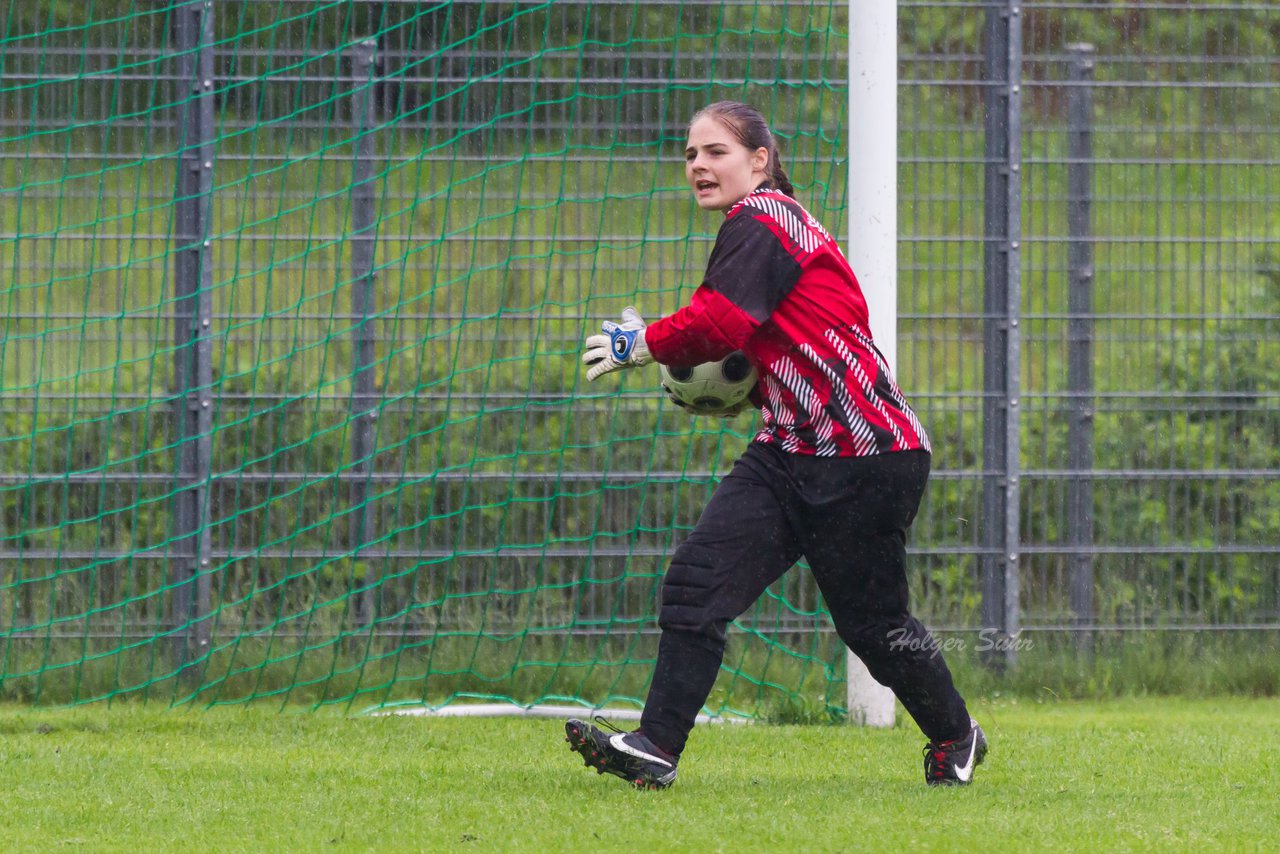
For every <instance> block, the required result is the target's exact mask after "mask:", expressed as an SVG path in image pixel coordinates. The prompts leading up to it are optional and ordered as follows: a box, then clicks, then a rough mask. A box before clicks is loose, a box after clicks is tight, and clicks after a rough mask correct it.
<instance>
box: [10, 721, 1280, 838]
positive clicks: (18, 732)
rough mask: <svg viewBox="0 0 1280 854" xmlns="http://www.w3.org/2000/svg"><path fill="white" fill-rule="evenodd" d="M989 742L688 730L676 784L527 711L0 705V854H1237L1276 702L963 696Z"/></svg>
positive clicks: (1276, 776)
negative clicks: (604, 767)
mask: <svg viewBox="0 0 1280 854" xmlns="http://www.w3.org/2000/svg"><path fill="white" fill-rule="evenodd" d="M974 711H975V713H976V714H977V715H978V716H979V717H980V718H981V720H982V721H983V724H984V727H985V728H986V729H987V731H988V733H989V735H990V738H991V753H990V754H989V755H988V759H987V763H986V764H985V765H983V766H982V767H981V768H980V769H979V773H978V775H977V780H976V782H975V784H974V785H973V786H971V787H969V788H966V789H947V790H935V789H930V788H928V787H926V786H925V785H924V784H923V782H922V777H921V771H920V748H921V746H922V742H923V739H922V738H921V736H920V735H919V733H918V732H917V731H916V730H915V728H914V726H912V725H910V724H908V723H900V724H899V726H898V727H897V728H896V729H893V730H891V731H883V730H864V729H856V728H848V727H841V726H767V725H754V726H728V725H725V726H708V727H702V728H700V729H699V730H698V731H696V732H695V734H694V738H693V740H692V742H691V744H690V747H689V749H688V751H687V752H686V754H685V761H684V763H683V765H682V767H681V770H680V780H679V781H678V782H677V783H676V785H675V786H674V787H673V788H672V789H670V790H667V791H664V792H638V791H635V790H632V789H630V788H629V787H627V786H626V785H624V784H623V783H622V782H621V781H620V780H617V779H616V778H613V777H601V776H597V775H596V774H595V773H593V772H591V771H589V770H587V769H586V768H585V767H583V765H582V764H581V762H580V760H579V759H578V757H577V756H575V755H573V754H571V753H570V752H569V751H568V749H567V747H566V746H565V744H564V742H563V731H562V728H561V724H560V722H559V721H556V720H547V719H520V720H516V719H496V720H495V719H487V720H463V719H435V720H430V719H423V718H411V717H376V718H375V717H357V716H343V715H339V714H335V713H333V712H319V713H303V712H293V711H289V710H286V711H284V712H281V711H279V710H277V709H274V708H268V707H266V706H262V705H255V706H249V707H238V708H215V709H212V710H208V711H193V710H170V709H164V708H159V707H154V706H148V707H142V706H129V705H119V704H118V705H115V706H111V707H108V706H107V705H105V704H100V705H93V706H87V707H81V708H76V709H71V710H62V709H32V708H29V707H18V706H7V707H2V708H0V771H2V778H3V779H4V781H5V784H4V785H5V807H4V809H3V810H0V838H3V839H4V840H5V844H4V847H5V849H6V850H12V851H49V850H63V849H85V850H106V851H110V850H130V851H175V850H192V851H204V850H208V851H280V850H289V851H328V850H332V851H373V850H378V851H644V850H664V851H698V852H706V851H858V850H874V851H895V850H903V851H917V850H923V851H950V850H964V849H982V850H992V851H1027V850H1042V849H1047V850H1055V851H1058V850H1074V851H1085V850H1088V851H1114V850H1131V851H1151V850H1179V849H1185V850H1191V849H1194V850H1197V851H1204V850H1223V851H1261V850H1269V849H1272V848H1273V847H1274V845H1275V844H1276V840H1277V839H1280V815H1278V813H1277V811H1276V810H1275V788H1274V787H1275V784H1276V782H1277V780H1280V759H1278V758H1277V757H1280V751H1276V750H1275V749H1274V747H1273V746H1272V745H1271V744H1270V738H1271V734H1272V733H1273V731H1274V725H1275V722H1276V720H1278V719H1280V700H1277V699H1260V700H1251V699H1241V698H1221V699H1203V700H1183V699H1171V698H1150V699H1125V700H1115V701H1110V702H1105V703H1072V702H1054V703H1035V702H1027V701H1021V702H1015V701H1011V700H996V701H986V702H982V703H979V704H975V708H974Z"/></svg>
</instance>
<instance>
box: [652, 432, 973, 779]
mask: <svg viewBox="0 0 1280 854" xmlns="http://www.w3.org/2000/svg"><path fill="white" fill-rule="evenodd" d="M928 478H929V454H928V453H927V452H925V451H908V452H901V453H893V454H881V455H877V456H870V457H853V458H848V457H841V458H816V457H802V456H797V455H794V454H788V453H786V452H784V451H782V450H780V449H778V448H776V447H774V446H772V445H766V444H761V443H757V442H753V443H752V444H751V445H749V446H748V448H747V450H746V452H745V453H744V454H743V455H742V458H741V459H739V460H738V462H737V463H736V464H735V465H734V467H733V469H732V471H730V472H729V474H728V475H726V476H725V478H724V480H722V481H721V482H720V484H719V486H718V487H717V488H716V491H715V493H714V494H713V495H712V496H711V500H710V501H709V502H708V503H707V506H706V508H705V509H704V510H703V512H702V516H701V517H700V518H699V519H698V524H697V525H696V526H695V527H694V530H693V532H692V533H691V534H690V535H689V538H688V539H687V540H685V542H684V543H682V544H681V545H680V546H679V548H677V549H676V552H675V554H674V555H673V556H672V559H671V565H670V567H669V568H668V570H667V574H666V578H665V579H664V581H663V585H662V607H661V610H660V611H659V615H658V623H659V625H660V626H661V627H662V638H661V640H660V641H659V645H658V660H657V664H656V665H655V668H654V674H653V682H652V684H651V685H650V688H649V696H648V699H647V700H646V702H645V707H644V712H643V715H642V717H641V721H640V728H641V729H642V730H644V733H645V735H647V736H648V737H649V738H650V739H652V740H653V742H654V743H655V744H657V745H658V746H660V747H662V748H664V749H666V750H668V751H670V752H672V753H674V754H676V755H679V753H680V752H681V751H682V750H683V749H684V745H685V740H686V739H687V738H688V735H689V732H690V730H692V729H693V722H694V718H695V716H696V715H697V713H698V711H699V710H700V709H701V708H702V705H703V703H705V702H706V699H707V696H708V695H709V694H710V693H711V688H712V686H713V685H714V683H715V680H716V675H717V673H718V672H719V668H720V663H721V661H722V659H723V657H724V645H725V630H726V628H727V626H728V624H729V622H730V621H731V620H733V619H735V618H736V617H738V616H739V615H741V614H742V613H743V612H744V611H746V610H747V609H748V608H749V607H751V605H752V604H753V603H754V602H755V601H756V599H758V598H759V597H760V596H761V595H762V594H763V593H764V591H765V588H767V587H768V586H769V585H770V584H772V583H773V582H774V581H776V580H778V579H779V578H780V577H781V576H782V575H783V573H785V572H786V571H787V570H788V569H790V568H791V566H792V565H793V564H795V562H796V561H797V560H799V559H800V558H801V557H802V556H803V557H804V558H805V559H806V560H807V561H808V564H809V568H810V569H811V570H812V572H813V575H814V579H815V580H816V581H817V583H818V588H819V589H820V590H821V591H822V595H823V598H824V600H825V601H826V605H827V609H828V610H829V611H830V612H831V618H832V621H833V622H834V623H835V628H836V631H837V632H838V633H839V635H840V638H841V639H842V640H843V641H844V642H845V644H847V645H848V647H849V648H850V649H851V650H852V651H853V652H854V653H855V654H856V655H857V656H858V657H859V658H861V659H862V660H863V662H865V663H866V665H867V669H868V670H869V671H870V672H871V675H872V676H874V677H875V678H876V680H877V681H879V682H880V683H881V684H883V685H886V686H887V687H889V688H891V689H892V690H893V692H894V694H895V695H897V697H898V699H899V700H900V701H901V702H902V705H903V707H904V708H906V710H907V712H908V713H909V714H910V715H911V717H912V718H913V719H914V720H915V722H916V724H917V725H918V726H919V727H920V729H921V730H922V731H923V732H924V734H925V735H926V736H928V737H929V738H930V739H931V740H946V739H950V738H957V737H962V736H963V735H965V734H966V733H967V732H968V731H969V713H968V711H967V709H966V708H965V704H964V700H963V699H962V698H961V697H960V695H959V694H958V693H957V692H956V689H955V686H954V685H953V684H952V680H951V672H950V671H949V670H948V669H947V665H946V662H945V661H943V658H942V655H941V653H940V652H939V650H938V647H937V646H936V645H935V644H934V643H933V642H932V638H931V637H930V636H929V634H928V630H927V629H925V627H924V626H923V625H921V623H920V622H919V621H918V620H917V619H915V618H914V617H912V616H911V613H910V611H909V608H908V596H907V575H906V557H907V553H906V542H907V528H908V527H909V526H910V525H911V522H912V520H913V519H914V518H915V515H916V510H917V509H918V508H919V506H920V499H921V497H922V496H923V494H924V488H925V483H926V481H927V480H928ZM912 641H914V642H912Z"/></svg>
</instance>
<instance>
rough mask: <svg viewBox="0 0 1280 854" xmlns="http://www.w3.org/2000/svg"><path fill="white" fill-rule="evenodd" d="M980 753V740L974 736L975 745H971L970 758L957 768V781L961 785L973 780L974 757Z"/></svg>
mask: <svg viewBox="0 0 1280 854" xmlns="http://www.w3.org/2000/svg"><path fill="white" fill-rule="evenodd" d="M977 752H978V739H977V736H974V739H973V744H971V745H969V758H968V759H967V760H966V761H965V763H964V764H963V765H957V766H956V779H957V780H959V781H960V782H961V783H967V782H969V781H970V780H971V779H973V757H974V756H975V755H976V754H977Z"/></svg>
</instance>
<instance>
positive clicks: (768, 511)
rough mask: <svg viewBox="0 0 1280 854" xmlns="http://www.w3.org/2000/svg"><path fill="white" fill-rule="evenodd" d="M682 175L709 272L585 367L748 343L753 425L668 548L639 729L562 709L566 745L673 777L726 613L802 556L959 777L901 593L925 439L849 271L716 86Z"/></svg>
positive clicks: (627, 326)
mask: <svg viewBox="0 0 1280 854" xmlns="http://www.w3.org/2000/svg"><path fill="white" fill-rule="evenodd" d="M685 177H686V179H687V180H688V182H689V187H690V189H691V190H692V191H693V196H694V198H695V199H696V200H697V202H698V206H699V207H701V208H702V209H704V210H718V211H723V212H724V214H725V218H724V222H723V224H721V226H720V230H719V233H718V234H717V235H716V241H715V246H714V247H713V248H712V250H711V257H710V258H709V260H708V262H707V270H706V274H705V276H704V277H703V280H702V284H701V286H700V287H698V289H697V290H696V291H695V292H694V294H693V297H692V299H691V300H690V302H689V304H688V305H687V306H685V307H684V308H681V309H680V310H679V311H677V312H675V313H674V314H672V315H670V316H668V317H664V318H662V319H661V320H658V321H656V322H654V323H652V324H650V325H648V326H646V325H645V323H644V321H643V320H642V319H641V318H640V315H639V314H638V313H637V312H636V310H635V309H633V308H630V307H629V308H627V309H625V310H624V311H623V314H622V322H621V323H614V322H605V323H604V324H603V330H604V331H603V334H598V335H592V336H590V337H589V338H587V340H586V345H585V352H584V354H583V361H584V362H585V363H586V364H587V365H588V370H587V379H588V380H595V379H597V378H598V377H600V376H602V375H604V374H607V373H610V372H612V371H616V370H620V369H623V368H631V367H635V366H638V365H645V364H648V363H650V362H652V361H655V360H656V361H658V362H661V363H663V364H671V365H692V364H698V363H700V362H706V361H711V360H716V359H720V358H722V357H724V356H726V355H727V354H729V353H730V352H732V351H734V350H743V351H744V352H745V353H746V354H747V357H748V358H749V359H750V360H751V361H752V363H753V364H754V365H755V366H756V369H757V371H758V372H759V377H760V380H759V384H758V386H757V387H756V390H755V391H754V392H753V393H752V396H751V400H752V402H753V403H754V404H755V405H756V406H758V407H759V408H760V410H761V415H762V422H763V423H762V426H761V429H760V431H759V432H758V433H757V434H756V436H755V439H754V441H752V442H751V443H750V444H749V445H748V447H747V449H746V451H745V452H744V453H743V455H742V457H741V458H740V459H739V460H738V461H737V462H736V463H735V465H734V467H733V469H732V470H731V471H730V472H729V473H728V474H727V475H726V476H725V478H724V479H723V480H722V481H721V482H720V484H719V485H718V486H717V487H716V490H715V493H714V494H713V495H712V497H711V500H710V502H709V503H708V504H707V506H706V508H705V509H704V510H703V512H702V516H701V517H700V518H699V520H698V523H697V525H696V526H695V527H694V529H693V531H692V533H691V534H690V535H689V538H688V539H687V540H685V541H684V542H683V543H682V544H681V545H680V546H679V547H678V548H677V549H676V551H675V554H674V555H673V556H672V558H671V564H670V566H669V568H668V570H667V573H666V577H665V579H664V581H663V585H662V605H661V610H660V612H659V616H658V623H659V625H660V626H661V628H662V637H661V640H660V641H659V645H658V658H657V662H656V664H655V667H654V673H653V681H652V683H651V686H650V688H649V695H648V698H647V700H646V701H645V706H644V711H643V713H642V715H641V719H640V728H639V729H638V730H636V731H634V732H621V731H614V732H605V731H602V730H600V729H597V728H596V727H594V726H591V725H590V724H587V723H584V722H582V721H578V720H570V721H568V722H567V723H566V724H565V730H566V733H567V736H568V741H569V745H570V747H571V748H572V749H573V750H575V751H576V752H578V753H579V754H581V755H582V756H583V758H584V759H585V760H586V763H587V765H588V766H590V767H593V768H595V769H596V770H597V771H599V772H601V773H604V772H608V773H610V774H614V775H616V776H619V777H622V778H623V779H625V780H627V781H629V782H631V783H633V784H634V785H636V786H639V787H642V788H665V787H666V786H669V785H670V784H671V783H672V782H673V781H674V780H675V777H676V763H677V762H678V760H679V758H680V755H681V753H682V752H683V751H684V747H685V741H686V739H687V738H688V737H689V733H690V731H691V730H692V729H693V724H694V719H695V716H696V715H697V713H698V712H699V710H700V709H701V708H702V706H703V703H704V702H705V701H706V699H707V696H708V694H709V693H710V692H711V688H712V685H713V684H714V682H715V679H716V674H717V673H718V671H719V668H720V664H721V659H722V658H723V655H724V647H725V630H726V628H727V626H728V624H729V622H730V621H731V620H733V619H734V618H736V617H738V616H739V615H740V614H742V613H743V612H744V611H746V610H747V608H749V607H750V606H751V604H752V603H753V602H755V601H756V599H757V598H758V597H759V596H760V595H762V594H763V593H764V591H765V588H767V587H768V586H769V585H770V584H772V583H773V582H774V581H776V580H777V579H778V578H779V577H781V576H782V574H783V573H785V572H786V571H787V570H788V569H790V567H791V566H792V565H793V564H795V563H796V561H797V560H799V559H800V558H801V557H804V558H806V559H807V560H808V563H809V567H810V569H811V570H812V572H813V575H814V578H815V580H816V581H817V583H818V587H819V588H820V589H821V591H822V595H823V598H824V599H825V601H826V604H827V608H828V610H829V611H830V613H831V618H832V620H833V622H834V623H835V627H836V630H837V631H838V632H839V634H840V637H841V639H842V640H843V641H844V642H845V643H846V644H847V645H848V647H849V649H851V650H852V651H853V652H854V653H855V654H856V655H858V657H859V658H861V659H862V660H863V661H864V662H865V663H866V665H867V668H868V670H870V672H871V675H872V676H874V677H875V678H876V679H877V680H878V681H879V682H881V683H882V684H884V685H886V686H888V687H889V688H890V689H892V690H893V692H894V694H895V695H896V696H897V698H898V700H899V701H901V703H902V705H903V706H904V707H905V708H906V710H907V712H908V713H909V714H910V715H911V716H912V718H913V719H914V720H915V722H916V724H917V725H918V726H919V727H920V729H921V730H922V731H923V732H924V734H925V736H926V737H927V738H928V739H929V743H928V744H927V745H926V747H925V752H924V774H925V781H926V782H927V783H930V784H939V783H942V784H947V783H968V782H969V781H970V779H971V778H972V774H973V769H974V766H975V765H977V764H978V763H979V762H981V761H982V758H983V755H984V754H985V752H986V747H987V745H986V738H985V737H984V736H983V733H982V730H981V729H980V728H979V727H978V724H977V723H976V722H975V721H973V720H972V719H971V718H970V717H969V712H968V710H967V709H966V708H965V703H964V700H963V699H962V698H961V697H960V695H959V694H958V693H957V692H956V689H955V687H954V685H953V684H952V680H951V673H950V671H949V670H948V669H947V665H946V663H945V662H944V661H943V659H942V656H941V655H940V653H939V650H938V646H937V644H936V643H934V642H933V639H932V637H930V636H929V634H928V630H927V629H925V627H924V626H923V625H921V623H920V622H919V621H918V620H917V619H916V618H915V617H913V616H912V615H911V612H910V610H909V608H908V596H907V576H906V540H907V528H908V527H909V526H910V525H911V522H912V520H913V519H914V518H915V515H916V510H917V508H918V507H919V504H920V499H921V496H922V495H923V493H924V489H925V482H926V481H927V480H928V477H929V461H930V456H929V439H928V437H927V436H926V434H925V431H924V428H923V427H922V426H921V425H920V422H919V421H918V420H917V418H916V415H915V413H914V412H913V411H912V409H911V407H910V406H908V404H907V401H906V399H905V398H904V396H903V394H902V392H901V391H900V390H899V388H898V386H897V384H896V383H895V382H894V379H893V377H892V375H891V374H890V371H889V366H888V365H887V364H886V363H885V360H884V357H883V356H882V355H881V354H880V351H879V350H877V349H876V346H875V344H874V343H873V342H872V340H871V331H870V329H869V328H868V325H867V306H866V302H865V301H864V299H863V296H862V291H861V289H860V287H859V285H858V280H857V278H855V276H854V274H853V271H852V270H851V269H850V267H849V264H848V262H847V261H846V260H845V258H844V255H843V254H841V252H840V249H839V248H838V247H837V245H836V243H835V241H834V240H833V239H832V238H831V235H830V234H828V233H827V232H826V231H825V230H824V229H823V227H822V226H821V225H820V224H819V223H818V222H817V220H815V219H814V218H813V217H812V216H811V215H810V214H809V213H808V211H806V210H805V209H804V208H803V207H801V206H800V204H799V202H797V201H796V200H795V198H793V192H794V191H793V189H792V187H791V183H790V181H789V180H788V179H787V176H786V173H785V172H784V171H783V169H782V166H781V165H780V163H779V161H778V148H777V144H776V143H775V141H774V138H773V135H772V133H771V132H770V130H769V127H768V125H767V123H766V122H765V120H764V117H763V116H762V115H761V114H760V113H759V112H758V111H757V110H755V109H754V108H752V107H750V106H747V105H745V104H740V103H736V102H730V101H722V102H719V103H715V104H712V105H710V106H708V107H706V108H705V109H703V110H702V111H700V112H699V113H698V114H697V115H695V116H694V117H693V120H692V121H691V122H690V124H689V138H688V145H687V146H686V148H685ZM728 414H733V413H728Z"/></svg>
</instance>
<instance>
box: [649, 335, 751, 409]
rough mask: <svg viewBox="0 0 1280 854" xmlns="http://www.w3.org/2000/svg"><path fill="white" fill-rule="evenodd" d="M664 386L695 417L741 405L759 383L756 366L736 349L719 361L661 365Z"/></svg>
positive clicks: (659, 370) (659, 369)
mask: <svg viewBox="0 0 1280 854" xmlns="http://www.w3.org/2000/svg"><path fill="white" fill-rule="evenodd" d="M658 372H659V373H661V374H662V387H663V388H664V389H666V392H667V394H669V395H670V396H671V397H672V398H673V399H674V400H676V401H677V402H678V403H680V404H682V405H683V406H684V407H685V408H686V409H688V410H689V411H690V412H692V413H693V414H694V415H702V414H710V413H717V412H719V411H720V410H723V409H727V408H729V407H730V406H735V405H737V404H738V403H741V402H742V400H743V399H744V398H746V396H747V395H748V394H750V393H751V389H752V388H754V387H755V384H756V366H755V365H753V364H751V362H750V361H749V360H748V359H747V357H746V354H744V353H743V352H742V351H741V350H734V351H733V352H732V353H730V354H729V355H727V356H725V357H724V358H723V359H721V360H720V361H718V362H703V363H702V364H701V365H694V366H693V367H682V366H679V365H670V366H668V365H663V364H659V365H658Z"/></svg>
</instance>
